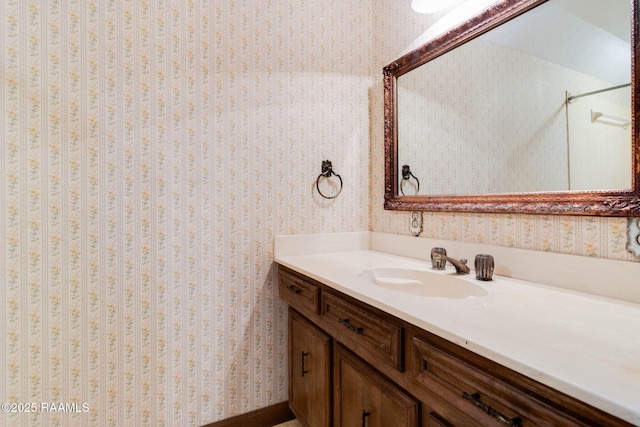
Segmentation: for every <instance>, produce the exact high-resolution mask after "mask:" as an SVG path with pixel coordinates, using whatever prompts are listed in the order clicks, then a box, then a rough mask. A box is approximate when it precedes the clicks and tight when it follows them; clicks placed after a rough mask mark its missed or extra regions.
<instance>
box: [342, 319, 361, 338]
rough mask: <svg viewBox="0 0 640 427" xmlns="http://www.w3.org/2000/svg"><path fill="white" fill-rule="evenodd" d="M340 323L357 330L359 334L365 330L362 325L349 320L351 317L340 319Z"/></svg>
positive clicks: (354, 330)
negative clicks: (355, 324) (359, 325)
mask: <svg viewBox="0 0 640 427" xmlns="http://www.w3.org/2000/svg"><path fill="white" fill-rule="evenodd" d="M340 323H342V324H343V325H344V326H345V328H348V329H351V330H352V331H353V332H355V333H356V334H358V335H359V334H362V333H363V332H364V331H363V329H362V328H361V327H356V326H353V325H352V324H351V322H349V319H340Z"/></svg>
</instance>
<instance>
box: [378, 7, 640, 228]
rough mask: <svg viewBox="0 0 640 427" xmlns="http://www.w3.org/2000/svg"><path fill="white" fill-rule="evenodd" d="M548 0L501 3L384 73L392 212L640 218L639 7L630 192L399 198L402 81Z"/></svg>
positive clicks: (634, 21) (634, 25)
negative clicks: (399, 95) (398, 102)
mask: <svg viewBox="0 0 640 427" xmlns="http://www.w3.org/2000/svg"><path fill="white" fill-rule="evenodd" d="M546 1H547V0H501V1H499V2H496V3H495V4H494V5H492V6H490V7H489V8H487V9H485V10H484V11H482V12H481V13H480V14H478V15H476V16H474V17H473V18H471V19H469V20H468V21H466V22H464V23H462V24H460V25H458V26H457V27H455V28H453V29H452V30H450V31H448V32H446V33H444V34H442V35H441V36H439V37H437V38H435V39H433V40H431V41H429V42H427V43H426V44H424V45H422V46H420V47H419V48H417V49H416V50H414V51H412V52H410V53H408V54H406V55H404V56H402V57H401V58H399V59H398V60H396V61H394V62H393V63H391V64H389V65H388V66H386V67H385V68H384V69H383V73H384V139H385V141H384V150H385V200H384V208H385V209H389V210H411V211H416V210H423V211H449V212H493V213H526V214H541V215H547V214H558V215H562V214H567V215H594V216H618V217H638V216H640V140H639V132H638V126H639V125H640V121H639V119H640V116H639V111H638V109H637V105H638V102H640V96H639V94H640V92H639V91H638V87H637V84H638V82H639V81H640V80H639V77H640V68H639V67H636V66H635V65H636V59H637V58H640V55H638V51H639V49H640V48H639V45H640V44H639V43H638V38H639V36H638V33H639V30H640V27H639V21H640V17H639V16H638V13H639V11H638V3H639V1H640V0H632V5H631V45H632V47H631V51H632V52H631V68H632V69H631V110H632V112H633V114H632V119H631V122H632V142H631V144H632V155H631V163H632V164H631V165H630V167H631V168H632V173H631V181H632V182H631V189H630V190H607V191H571V192H538V193H508V194H483V195H452V196H448V195H437V196H436V195H433V196H431V195H427V196H423V195H418V196H405V195H401V194H398V192H399V191H398V188H399V185H398V175H399V173H398V172H399V170H398V167H399V166H398V130H397V123H398V122H397V105H396V100H397V98H396V97H397V89H396V82H397V79H398V77H400V76H402V75H403V74H405V73H407V72H409V71H411V70H413V69H414V68H416V67H419V66H421V65H423V64H425V63H426V62H428V61H431V60H432V59H435V58H437V57H438V56H440V55H442V54H444V53H446V52H448V51H450V50H452V49H455V48H456V47H458V46H460V45H462V44H463V43H465V42H467V41H469V40H471V39H473V38H475V37H477V36H479V35H480V34H482V33H485V32H486V31H488V30H490V29H492V28H494V27H496V26H498V25H500V24H502V23H504V22H506V21H508V20H510V19H512V18H514V17H516V16H518V15H520V14H522V13H524V12H526V11H527V10H530V9H532V8H533V7H536V6H538V5H540V4H542V3H544V2H546Z"/></svg>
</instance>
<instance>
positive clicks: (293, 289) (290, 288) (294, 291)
mask: <svg viewBox="0 0 640 427" xmlns="http://www.w3.org/2000/svg"><path fill="white" fill-rule="evenodd" d="M287 289H289V290H290V291H291V292H293V293H294V294H296V295H299V294H301V293H302V289H300V288H298V287H295V286H293V285H288V286H287Z"/></svg>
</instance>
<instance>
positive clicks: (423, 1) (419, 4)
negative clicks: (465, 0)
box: [411, 0, 460, 13]
mask: <svg viewBox="0 0 640 427" xmlns="http://www.w3.org/2000/svg"><path fill="white" fill-rule="evenodd" d="M459 2H460V1H459V0H412V1H411V8H412V9H413V10H415V11H416V12H418V13H434V12H438V11H440V10H443V9H446V8H448V7H451V6H453V5H455V4H456V3H459Z"/></svg>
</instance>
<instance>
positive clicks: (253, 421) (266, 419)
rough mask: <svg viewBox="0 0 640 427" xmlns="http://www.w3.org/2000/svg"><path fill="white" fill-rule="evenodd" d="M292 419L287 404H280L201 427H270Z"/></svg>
mask: <svg viewBox="0 0 640 427" xmlns="http://www.w3.org/2000/svg"><path fill="white" fill-rule="evenodd" d="M294 418H295V417H294V416H293V413H292V412H291V409H289V402H281V403H276V404H275V405H271V406H267V407H266V408H261V409H257V410H255V411H252V412H247V413H246V414H242V415H237V416H235V417H232V418H227V419H226V420H222V421H216V422H214V423H211V424H207V425H204V426H202V427H272V426H274V425H277V424H280V423H285V422H287V421H291V420H292V419H294Z"/></svg>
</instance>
